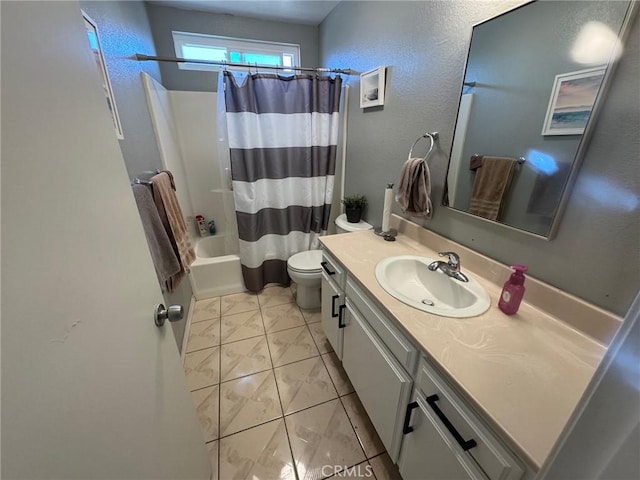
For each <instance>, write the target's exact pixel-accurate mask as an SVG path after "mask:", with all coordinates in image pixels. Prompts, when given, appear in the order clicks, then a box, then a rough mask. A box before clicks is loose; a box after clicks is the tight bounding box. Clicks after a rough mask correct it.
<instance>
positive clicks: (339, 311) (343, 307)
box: [338, 305, 347, 328]
mask: <svg viewBox="0 0 640 480" xmlns="http://www.w3.org/2000/svg"><path fill="white" fill-rule="evenodd" d="M345 308H347V306H346V305H340V308H338V328H344V327H346V325H345V324H344V320H343V318H342V313H343V312H344V309H345Z"/></svg>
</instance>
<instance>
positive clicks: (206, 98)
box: [169, 91, 238, 254]
mask: <svg viewBox="0 0 640 480" xmlns="http://www.w3.org/2000/svg"><path fill="white" fill-rule="evenodd" d="M169 98H170V100H171V107H172V111H173V118H174V123H175V125H176V132H177V136H178V141H179V143H180V150H181V152H182V160H183V162H184V166H185V173H186V175H187V181H188V183H189V193H190V196H191V204H192V205H193V212H194V214H195V215H203V216H204V217H205V218H206V220H207V222H208V221H209V220H214V221H215V222H216V229H217V233H216V235H225V236H234V235H235V236H236V238H237V235H238V227H237V223H236V221H235V206H234V203H233V192H232V191H231V190H229V189H228V188H227V182H226V181H225V173H224V171H223V170H221V168H220V165H219V161H218V141H217V138H218V124H217V113H218V112H217V108H218V94H217V93H212V92H180V91H171V92H169ZM236 244H237V241H236ZM226 253H227V254H229V253H237V249H236V250H235V251H234V252H232V251H227V252H226Z"/></svg>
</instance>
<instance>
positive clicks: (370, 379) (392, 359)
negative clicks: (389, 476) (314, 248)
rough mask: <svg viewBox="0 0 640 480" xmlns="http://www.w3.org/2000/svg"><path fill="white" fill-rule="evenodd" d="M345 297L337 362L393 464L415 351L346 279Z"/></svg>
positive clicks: (410, 382) (396, 456)
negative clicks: (347, 377)
mask: <svg viewBox="0 0 640 480" xmlns="http://www.w3.org/2000/svg"><path fill="white" fill-rule="evenodd" d="M346 297H347V300H346V316H345V318H344V324H345V327H344V328H343V329H342V330H343V337H344V338H343V350H342V366H343V367H344V369H345V371H346V372H347V375H348V376H349V379H350V380H351V383H352V384H353V387H354V389H355V390H356V392H357V393H358V397H360V400H361V401H362V404H363V405H364V408H365V410H366V411H367V414H368V415H369V418H370V419H371V422H372V423H373V426H374V427H375V428H376V431H377V432H378V435H379V436H380V439H381V440H382V443H384V446H385V447H386V449H387V452H388V453H389V456H390V457H391V458H392V460H393V461H394V462H395V461H397V459H398V454H399V452H400V444H401V442H402V419H403V418H404V411H405V408H406V406H407V403H409V398H410V396H411V388H412V385H413V380H412V378H411V375H410V373H409V372H411V371H412V370H413V369H414V367H415V361H416V358H417V350H416V349H415V348H414V347H413V345H412V344H411V343H410V342H409V341H408V340H407V339H406V338H405V337H404V336H403V335H402V334H401V333H400V332H399V331H398V330H397V329H396V328H395V327H394V326H393V325H392V324H391V322H390V321H389V319H387V318H386V317H385V316H384V315H383V314H382V312H380V311H379V310H378V309H377V308H376V307H375V306H374V305H372V303H371V301H370V300H369V299H368V297H367V295H366V294H365V293H364V292H363V291H362V289H361V288H360V287H359V286H357V285H356V284H355V283H354V282H353V281H352V280H351V279H347V283H346Z"/></svg>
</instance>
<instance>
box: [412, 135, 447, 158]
mask: <svg viewBox="0 0 640 480" xmlns="http://www.w3.org/2000/svg"><path fill="white" fill-rule="evenodd" d="M423 138H428V139H429V140H431V145H430V146H429V151H428V152H427V153H426V155H425V156H424V157H423V158H425V159H426V158H427V157H428V156H429V154H430V153H431V151H432V150H433V146H434V145H435V143H436V141H437V140H438V138H440V134H439V133H438V132H433V133H429V132H427V133H425V134H424V135H420V136H419V137H418V139H417V140H416V141H415V142H413V145H412V146H411V150H409V158H412V156H413V148H414V147H415V146H416V145H417V144H418V142H419V141H420V140H422V139H423Z"/></svg>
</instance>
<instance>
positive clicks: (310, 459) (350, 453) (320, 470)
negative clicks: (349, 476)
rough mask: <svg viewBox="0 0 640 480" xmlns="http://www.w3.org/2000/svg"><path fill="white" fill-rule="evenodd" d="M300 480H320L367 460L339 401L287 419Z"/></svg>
mask: <svg viewBox="0 0 640 480" xmlns="http://www.w3.org/2000/svg"><path fill="white" fill-rule="evenodd" d="M285 421H286V423H287V429H288V431H289V441H290V443H291V450H292V451H293V459H294V462H295V465H296V469H297V471H298V478H299V479H300V480H316V479H320V478H323V477H325V476H328V475H332V474H333V473H334V472H339V471H340V470H342V469H345V468H348V467H351V466H353V465H357V464H359V463H362V462H363V461H364V460H366V459H365V456H364V453H363V452H362V448H360V444H359V443H358V439H357V438H356V435H355V433H353V428H351V423H349V419H348V418H347V414H346V413H345V411H344V408H343V407H342V403H340V401H339V400H332V401H330V402H327V403H323V404H321V405H318V406H315V407H312V408H309V409H307V410H302V411H300V412H298V413H294V414H293V415H289V416H287V417H285Z"/></svg>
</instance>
